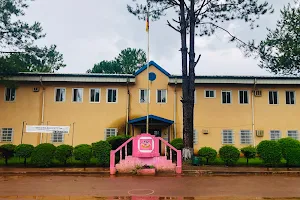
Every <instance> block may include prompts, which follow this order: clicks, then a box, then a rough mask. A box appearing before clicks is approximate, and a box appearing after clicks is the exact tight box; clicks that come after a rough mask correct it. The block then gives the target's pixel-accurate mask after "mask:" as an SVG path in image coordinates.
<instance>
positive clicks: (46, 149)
mask: <svg viewBox="0 0 300 200" xmlns="http://www.w3.org/2000/svg"><path fill="white" fill-rule="evenodd" d="M55 149H56V147H55V146H54V145H53V144H49V143H43V144H39V145H37V146H36V147H35V148H34V150H33V152H32V154H31V162H32V163H33V164H34V165H36V166H38V167H49V166H50V165H51V163H52V160H53V158H54V153H55Z"/></svg>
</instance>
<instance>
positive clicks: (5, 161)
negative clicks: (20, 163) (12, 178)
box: [5, 157, 8, 165]
mask: <svg viewBox="0 0 300 200" xmlns="http://www.w3.org/2000/svg"><path fill="white" fill-rule="evenodd" d="M7 160H8V158H7V157H5V165H8V164H7Z"/></svg>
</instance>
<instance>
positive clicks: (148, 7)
mask: <svg viewBox="0 0 300 200" xmlns="http://www.w3.org/2000/svg"><path fill="white" fill-rule="evenodd" d="M149 10H150V1H149V0H147V16H146V17H147V19H146V32H149Z"/></svg>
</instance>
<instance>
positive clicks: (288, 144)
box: [278, 137, 300, 166]
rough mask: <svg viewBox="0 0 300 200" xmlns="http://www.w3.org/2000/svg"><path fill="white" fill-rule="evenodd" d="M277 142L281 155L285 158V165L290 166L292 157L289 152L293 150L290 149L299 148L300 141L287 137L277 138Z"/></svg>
mask: <svg viewBox="0 0 300 200" xmlns="http://www.w3.org/2000/svg"><path fill="white" fill-rule="evenodd" d="M278 143H279V145H280V147H281V151H282V156H283V158H284V159H285V160H286V165H287V166H290V158H291V157H293V155H289V154H291V153H294V152H295V151H290V149H299V148H300V142H299V141H298V140H295V139H293V138H289V137H288V138H282V139H279V140H278ZM292 159H293V158H292ZM292 162H294V161H292Z"/></svg>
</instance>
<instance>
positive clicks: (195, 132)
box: [193, 129, 198, 144]
mask: <svg viewBox="0 0 300 200" xmlns="http://www.w3.org/2000/svg"><path fill="white" fill-rule="evenodd" d="M193 143H194V144H198V132H197V130H195V129H194V132H193Z"/></svg>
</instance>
